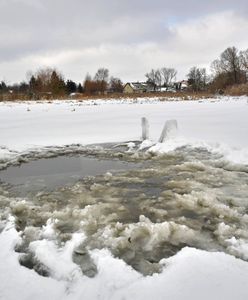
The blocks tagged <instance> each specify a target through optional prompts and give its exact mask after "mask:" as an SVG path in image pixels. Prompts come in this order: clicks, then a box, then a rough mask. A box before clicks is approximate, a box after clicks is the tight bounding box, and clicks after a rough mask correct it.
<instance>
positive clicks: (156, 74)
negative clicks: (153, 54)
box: [145, 69, 162, 91]
mask: <svg viewBox="0 0 248 300" xmlns="http://www.w3.org/2000/svg"><path fill="white" fill-rule="evenodd" d="M145 76H146V78H147V82H148V83H150V84H151V85H152V86H153V89H154V91H155V90H156V87H160V86H161V84H162V75H161V72H160V70H159V69H157V70H154V69H152V70H151V71H150V72H149V73H146V75H145Z"/></svg>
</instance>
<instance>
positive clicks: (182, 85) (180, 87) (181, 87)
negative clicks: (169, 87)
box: [174, 80, 189, 91]
mask: <svg viewBox="0 0 248 300" xmlns="http://www.w3.org/2000/svg"><path fill="white" fill-rule="evenodd" d="M188 87H189V83H188V81H187V80H182V81H178V82H175V83H174V88H175V89H176V90H177V91H185V90H187V89H188Z"/></svg>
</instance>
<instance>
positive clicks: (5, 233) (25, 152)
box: [0, 97, 248, 300]
mask: <svg viewBox="0 0 248 300" xmlns="http://www.w3.org/2000/svg"><path fill="white" fill-rule="evenodd" d="M247 101H248V98H247V97H241V98H229V97H222V98H216V99H211V100H209V99H208V100H201V101H165V102H162V101H159V100H158V99H152V100H151V99H145V98H144V99H140V100H134V101H131V100H128V102H127V100H116V101H114V100H109V101H104V100H95V101H88V102H77V101H54V102H52V103H48V102H47V103H33V102H25V103H11V102H8V103H0V170H1V169H4V168H6V167H7V166H9V165H15V164H17V163H18V162H20V161H29V160H32V159H35V158H38V157H49V156H51V152H52V153H53V154H54V153H58V154H61V153H65V152H66V153H67V152H68V153H71V152H73V151H76V150H78V149H83V145H88V144H97V143H109V142H118V143H119V142H129V141H137V140H139V139H140V137H141V125H140V123H141V121H140V119H141V118H142V117H147V119H148V120H149V123H150V139H149V141H145V142H143V144H141V146H140V149H141V148H144V147H146V148H145V151H147V152H149V153H151V152H153V153H157V154H161V153H168V152H169V153H172V154H173V153H175V150H176V149H178V148H180V147H182V146H191V147H193V148H197V149H206V150H208V151H210V152H211V153H212V154H213V155H215V156H214V157H215V161H214V163H213V162H212V160H211V166H208V163H210V160H206V161H205V162H203V163H202V162H201V161H197V162H194V161H192V160H191V161H190V163H189V162H186V163H185V164H183V167H184V170H182V169H180V172H182V174H183V172H184V171H185V170H186V169H187V168H189V167H190V168H192V166H193V167H194V168H196V169H197V170H204V172H205V171H206V174H208V176H209V178H207V179H206V178H204V180H205V181H204V184H205V185H204V188H206V190H205V191H203V192H205V194H204V197H205V198H204V197H203V198H204V201H203V200H202V202H201V205H199V207H198V208H197V209H199V210H202V212H203V213H211V214H214V216H215V218H214V222H215V223H214V226H216V227H214V228H215V232H214V235H215V236H217V238H218V239H219V241H220V244H221V246H223V247H225V249H226V251H225V252H226V253H224V252H216V251H214V252H207V251H204V250H199V249H195V248H193V247H184V248H182V250H180V251H179V252H178V253H177V254H176V255H174V256H171V257H169V258H164V259H162V260H160V262H159V267H160V268H161V272H160V273H159V274H157V273H156V272H153V274H152V275H150V276H143V275H141V273H139V272H137V271H136V270H134V269H133V268H132V267H131V266H130V265H128V264H126V263H125V262H124V261H123V260H122V259H119V258H117V257H116V256H114V255H113V253H111V251H110V250H109V249H111V245H110V246H109V247H106V248H102V249H90V250H89V255H90V261H92V262H93V263H94V266H96V268H97V273H96V274H94V276H93V278H91V277H92V276H85V275H84V274H82V271H81V269H80V268H79V267H78V265H77V264H76V263H75V261H74V260H73V259H72V257H73V251H74V249H76V248H77V247H79V245H80V244H81V243H82V242H83V241H84V240H85V239H86V236H85V233H84V232H83V231H80V230H77V231H75V232H74V234H73V235H72V238H71V239H69V240H67V241H66V242H65V243H64V244H58V243H57V242H56V239H55V237H56V232H55V230H54V226H55V227H56V224H55V223H56V220H55V221H54V220H53V221H52V219H49V220H48V221H47V224H46V225H44V226H42V228H41V230H40V231H39V233H38V234H39V238H38V239H37V240H35V241H31V243H30V245H29V247H30V249H31V250H32V251H33V253H34V255H35V259H36V260H38V261H39V262H41V263H42V264H43V265H45V266H46V267H47V268H48V269H49V270H50V275H51V276H49V277H42V276H40V275H38V274H37V273H36V272H35V271H34V270H30V269H28V268H25V267H23V266H20V264H19V261H18V258H19V255H20V254H19V253H17V252H15V251H14V249H15V247H16V245H18V244H20V243H21V239H22V234H23V232H22V231H17V230H16V228H15V227H16V226H15V218H14V217H13V216H12V215H6V212H7V213H8V212H9V211H8V210H6V207H8V206H10V207H11V209H12V211H18V210H19V211H21V210H23V207H24V208H25V209H26V210H29V209H30V207H31V206H29V207H28V204H27V203H28V201H26V199H16V198H15V199H12V200H11V198H10V197H9V195H8V194H6V193H5V191H3V190H1V193H0V208H1V210H0V211H1V213H2V218H1V219H2V223H1V226H2V232H1V234H0V249H1V251H0V299H4V300H5V299H6V300H7V299H11V300H12V299H13V300H14V299H21V300H22V299H44V298H46V299H51V300H52V299H151V298H154V299H216V300H217V299H218V300H219V299H233V298H235V299H242V300H243V299H248V287H247V285H246V277H247V276H248V263H247V262H246V261H245V260H247V259H248V234H247V230H248V215H246V208H247V205H246V200H247V197H248V181H247V178H246V176H247V175H246V174H247V172H248V139H247V132H248V103H247ZM170 119H175V120H177V122H178V132H177V135H176V136H171V137H168V139H166V140H165V142H164V143H157V141H158V138H159V136H160V133H161V131H162V128H163V126H164V123H165V121H167V120H170ZM128 146H129V151H131V152H132V144H129V145H128ZM133 151H134V152H135V151H138V152H139V150H137V149H136V150H133ZM134 155H135V153H134ZM191 163H192V164H191ZM189 164H191V165H190V166H189ZM193 164H194V165H193ZM218 164H219V165H221V166H223V164H224V165H225V167H223V170H224V171H223V176H225V178H223V182H224V183H225V184H226V186H225V185H224V184H222V187H221V188H222V190H221V191H220V190H218V193H220V192H221V193H225V195H228V193H229V195H230V198H231V197H233V199H231V200H232V201H233V202H232V203H231V204H232V205H231V204H230V203H229V202H228V203H229V204H230V205H229V206H228V205H227V203H225V204H223V203H221V204H220V203H219V202H218V197H219V196H220V194H218V195H217V194H215V192H216V193H217V188H218V187H219V186H217V184H220V182H219V181H218V182H216V186H215V187H216V189H215V188H213V186H214V185H213V183H214V176H217V175H218V176H219V177H220V175H219V174H218V173H217V172H218V168H219V165H218ZM176 167H177V166H175V167H174V166H169V167H168V170H173V172H174V171H175V170H176ZM208 167H209V168H208ZM214 168H215V169H214ZM178 170H179V167H178ZM216 170H217V171H216ZM212 171H213V172H215V173H213V174H211V172H212ZM159 172H161V171H159ZM178 172H179V171H178ZM0 176H1V173H0ZM106 176H111V174H110V175H106ZM199 177H200V176H199ZM216 178H217V177H216ZM122 180H123V179H122ZM135 180H137V178H135ZM185 180H186V179H185ZM188 180H190V179H188ZM194 180H195V181H194V182H193V181H192V182H193V183H194V184H195V191H193V192H191V193H190V194H189V195H184V194H180V193H178V194H177V201H178V202H180V203H181V205H182V206H183V207H184V208H189V207H191V208H192V207H196V206H197V205H196V203H198V202H199V201H198V198H197V197H199V195H200V194H201V193H202V191H200V192H199V190H198V189H199V188H201V187H202V186H203V185H200V184H199V182H197V185H196V179H195V178H194ZM202 180H203V179H202ZM207 180H209V182H208V181H207ZM218 180H219V179H218ZM239 180H241V181H239ZM185 182H186V181H185ZM210 182H211V184H212V185H211V184H210ZM239 182H240V186H239ZM232 185H233V186H232ZM81 188H82V187H81ZM0 189H1V186H0ZM233 190H235V191H236V192H235V193H236V194H235V193H234V192H233ZM110 192H113V191H112V190H111V191H110ZM85 193H86V191H85ZM233 193H234V194H233ZM216 195H217V196H216ZM221 195H222V194H221ZM237 195H238V196H237ZM88 196H89V197H92V194H90V195H88ZM239 196H240V198H239ZM201 197H202V194H201ZM229 200H230V199H229ZM229 200H228V201H229ZM25 201H26V202H25ZM113 201H114V200H113ZM197 201H198V202H197ZM225 201H226V200H225ZM203 202H204V203H203ZM230 202H231V201H230ZM92 203H93V202H92ZM198 204H199V203H198ZM32 205H33V204H32ZM113 205H114V204H113ZM238 205H240V207H239V206H238ZM212 206H213V207H214V208H213V207H212ZM94 207H95V206H94V205H88V207H87V211H86V210H85V209H84V210H83V211H84V212H83V213H82V212H80V211H79V210H78V211H77V212H75V215H74V216H73V217H75V218H79V215H80V214H81V213H82V215H83V216H85V220H86V219H87V218H88V217H87V213H89V211H90V209H92V210H94ZM44 210H45V208H44ZM10 211H11V210H10ZM46 213H47V214H48V211H46ZM96 213H97V211H96ZM156 213H157V212H156ZM17 215H18V214H17ZM57 215H58V218H59V217H61V215H59V212H57ZM82 215H80V218H81V217H82ZM30 216H31V215H30ZM93 216H94V214H93ZM31 217H32V216H31ZM4 218H5V219H4ZM96 219H97V217H96ZM85 220H84V222H86V221H85ZM221 220H222V221H221ZM181 221H182V220H181ZM226 221H229V223H228V224H225V222H226ZM87 222H92V220H90V221H89V220H88V219H87ZM182 222H183V221H182ZM183 224H184V223H183ZM81 225H82V224H81ZM84 225H85V224H84ZM82 226H83V225H82ZM121 226H122V225H120V224H118V223H117V224H116V228H115V230H116V231H118V230H120V227H121ZM132 226H133V227H132ZM178 226H179V225H177V224H176V225H175V222H174V221H173V222H171V221H168V222H160V223H159V222H158V223H154V222H150V221H149V220H147V219H146V218H145V217H144V216H141V217H140V219H139V222H137V223H136V224H132V225H130V226H127V227H125V230H124V233H123V235H122V236H121V237H118V238H116V239H115V234H116V232H115V233H112V232H111V230H110V229H109V227H108V226H106V227H105V229H104V230H103V231H101V232H103V239H104V238H105V239H106V240H107V239H109V241H111V243H113V244H114V243H115V246H116V247H117V246H118V247H120V245H122V244H121V243H123V247H124V239H125V238H127V237H128V235H127V236H125V234H129V233H130V236H132V234H133V232H137V231H138V230H140V229H142V228H145V230H147V231H149V235H150V236H151V237H150V239H149V243H148V244H149V245H146V246H147V247H148V246H151V245H157V243H158V240H159V239H160V240H161V239H163V238H164V239H165V241H166V242H167V241H168V240H170V239H171V236H172V235H173V233H172V231H173V232H175V231H176V232H177V233H176V234H177V236H176V237H175V236H174V237H173V238H174V239H176V240H180V239H182V240H184V239H185V241H187V243H186V244H190V242H191V244H190V245H193V246H194V245H197V243H198V242H199V240H200V239H201V236H200V238H199V240H197V241H196V240H195V239H194V232H197V231H192V229H188V227H186V226H185V225H180V226H179V227H178ZM172 227H173V229H172ZM35 230H36V229H35V228H34V227H33V228H31V227H30V228H29V229H28V230H27V231H26V232H25V235H26V237H27V236H34V235H36V233H37V232H36V231H35ZM132 230H133V231H132ZM142 230H143V229H142ZM111 234H113V236H112V235H111ZM164 236H166V238H165V237H164ZM189 241H190V242H189ZM192 241H193V242H192ZM174 242H175V241H174ZM104 245H107V242H106V244H104ZM96 248H97V247H96ZM107 248H108V249H107ZM113 248H114V246H113ZM204 249H208V247H205V248H204ZM214 249H215V248H214ZM220 250H221V248H220ZM227 253H230V254H232V255H229V254H227ZM233 255H235V256H236V257H239V258H242V259H243V260H241V259H239V258H235V257H234V256H233ZM92 270H93V271H94V268H93V269H91V271H92ZM87 271H89V270H87ZM93 271H92V272H93Z"/></svg>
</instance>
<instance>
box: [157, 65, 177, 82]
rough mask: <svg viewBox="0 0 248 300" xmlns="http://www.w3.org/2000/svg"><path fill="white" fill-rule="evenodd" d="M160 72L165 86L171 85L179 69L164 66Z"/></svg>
mask: <svg viewBox="0 0 248 300" xmlns="http://www.w3.org/2000/svg"><path fill="white" fill-rule="evenodd" d="M160 73H161V77H162V81H163V85H164V86H170V85H171V83H172V81H173V79H175V78H176V75H177V71H176V70H175V69H173V68H162V69H161V71H160Z"/></svg>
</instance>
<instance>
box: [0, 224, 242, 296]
mask: <svg viewBox="0 0 248 300" xmlns="http://www.w3.org/2000/svg"><path fill="white" fill-rule="evenodd" d="M18 241H19V236H18V233H17V232H16V230H15V229H14V228H13V226H12V225H11V224H8V225H7V227H6V228H5V230H4V231H3V232H2V234H1V235H0V247H1V252H0V261H1V262H2V263H1V265H0V290H1V293H0V295H1V299H5V300H15V299H34V298H35V299H47V300H50V299H51V300H56V299H63V300H64V299H65V300H72V299H73V300H76V299H78V300H79V299H89V300H91V299H106V300H107V299H108V300H110V299H115V300H117V299H142V300H144V299H149V300H150V299H152V298H154V299H191V300H194V299H195V300H198V299H212V300H215V299H216V300H219V299H226V300H229V299H230V300H231V299H234V297H235V299H240V300H241V299H247V298H248V288H247V284H246V278H247V275H248V264H247V263H246V262H244V261H241V260H239V259H236V258H234V257H232V256H229V255H226V254H223V253H209V252H205V251H201V250H196V249H194V248H184V249H183V250H181V251H180V252H179V253H178V254H177V255H175V256H173V257H171V258H169V259H164V260H163V261H162V264H163V265H164V268H163V272H162V273H161V274H154V275H153V276H148V277H143V276H141V275H140V274H139V273H137V272H136V271H134V270H133V269H131V267H129V266H127V265H126V264H125V263H124V262H123V261H121V260H119V259H116V258H113V257H112V256H111V254H110V253H109V252H108V251H106V250H94V251H92V252H91V255H92V258H93V260H94V261H95V262H96V263H97V267H98V274H97V276H96V277H95V278H92V279H91V278H88V277H86V276H80V271H79V268H78V267H77V265H75V264H74V263H73V262H72V258H71V251H70V249H71V248H72V247H73V246H75V245H76V243H77V241H78V239H77V238H76V239H73V240H72V241H71V242H70V243H71V244H67V245H66V246H65V247H64V248H63V249H58V248H57V247H56V246H55V245H52V244H51V242H49V241H47V242H46V241H45V240H44V241H43V242H45V243H46V245H45V246H44V247H43V248H42V250H43V253H42V256H43V259H46V260H47V262H49V264H50V265H51V266H52V267H53V269H54V272H55V273H56V274H57V279H53V278H45V277H41V276H39V275H38V274H37V273H35V272H34V271H33V270H29V269H26V268H24V267H20V265H19V263H18V254H17V253H15V252H14V250H13V249H14V246H15V244H16V243H17V242H18ZM58 261H60V262H61V263H60V264H58ZM59 276H60V278H59Z"/></svg>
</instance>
